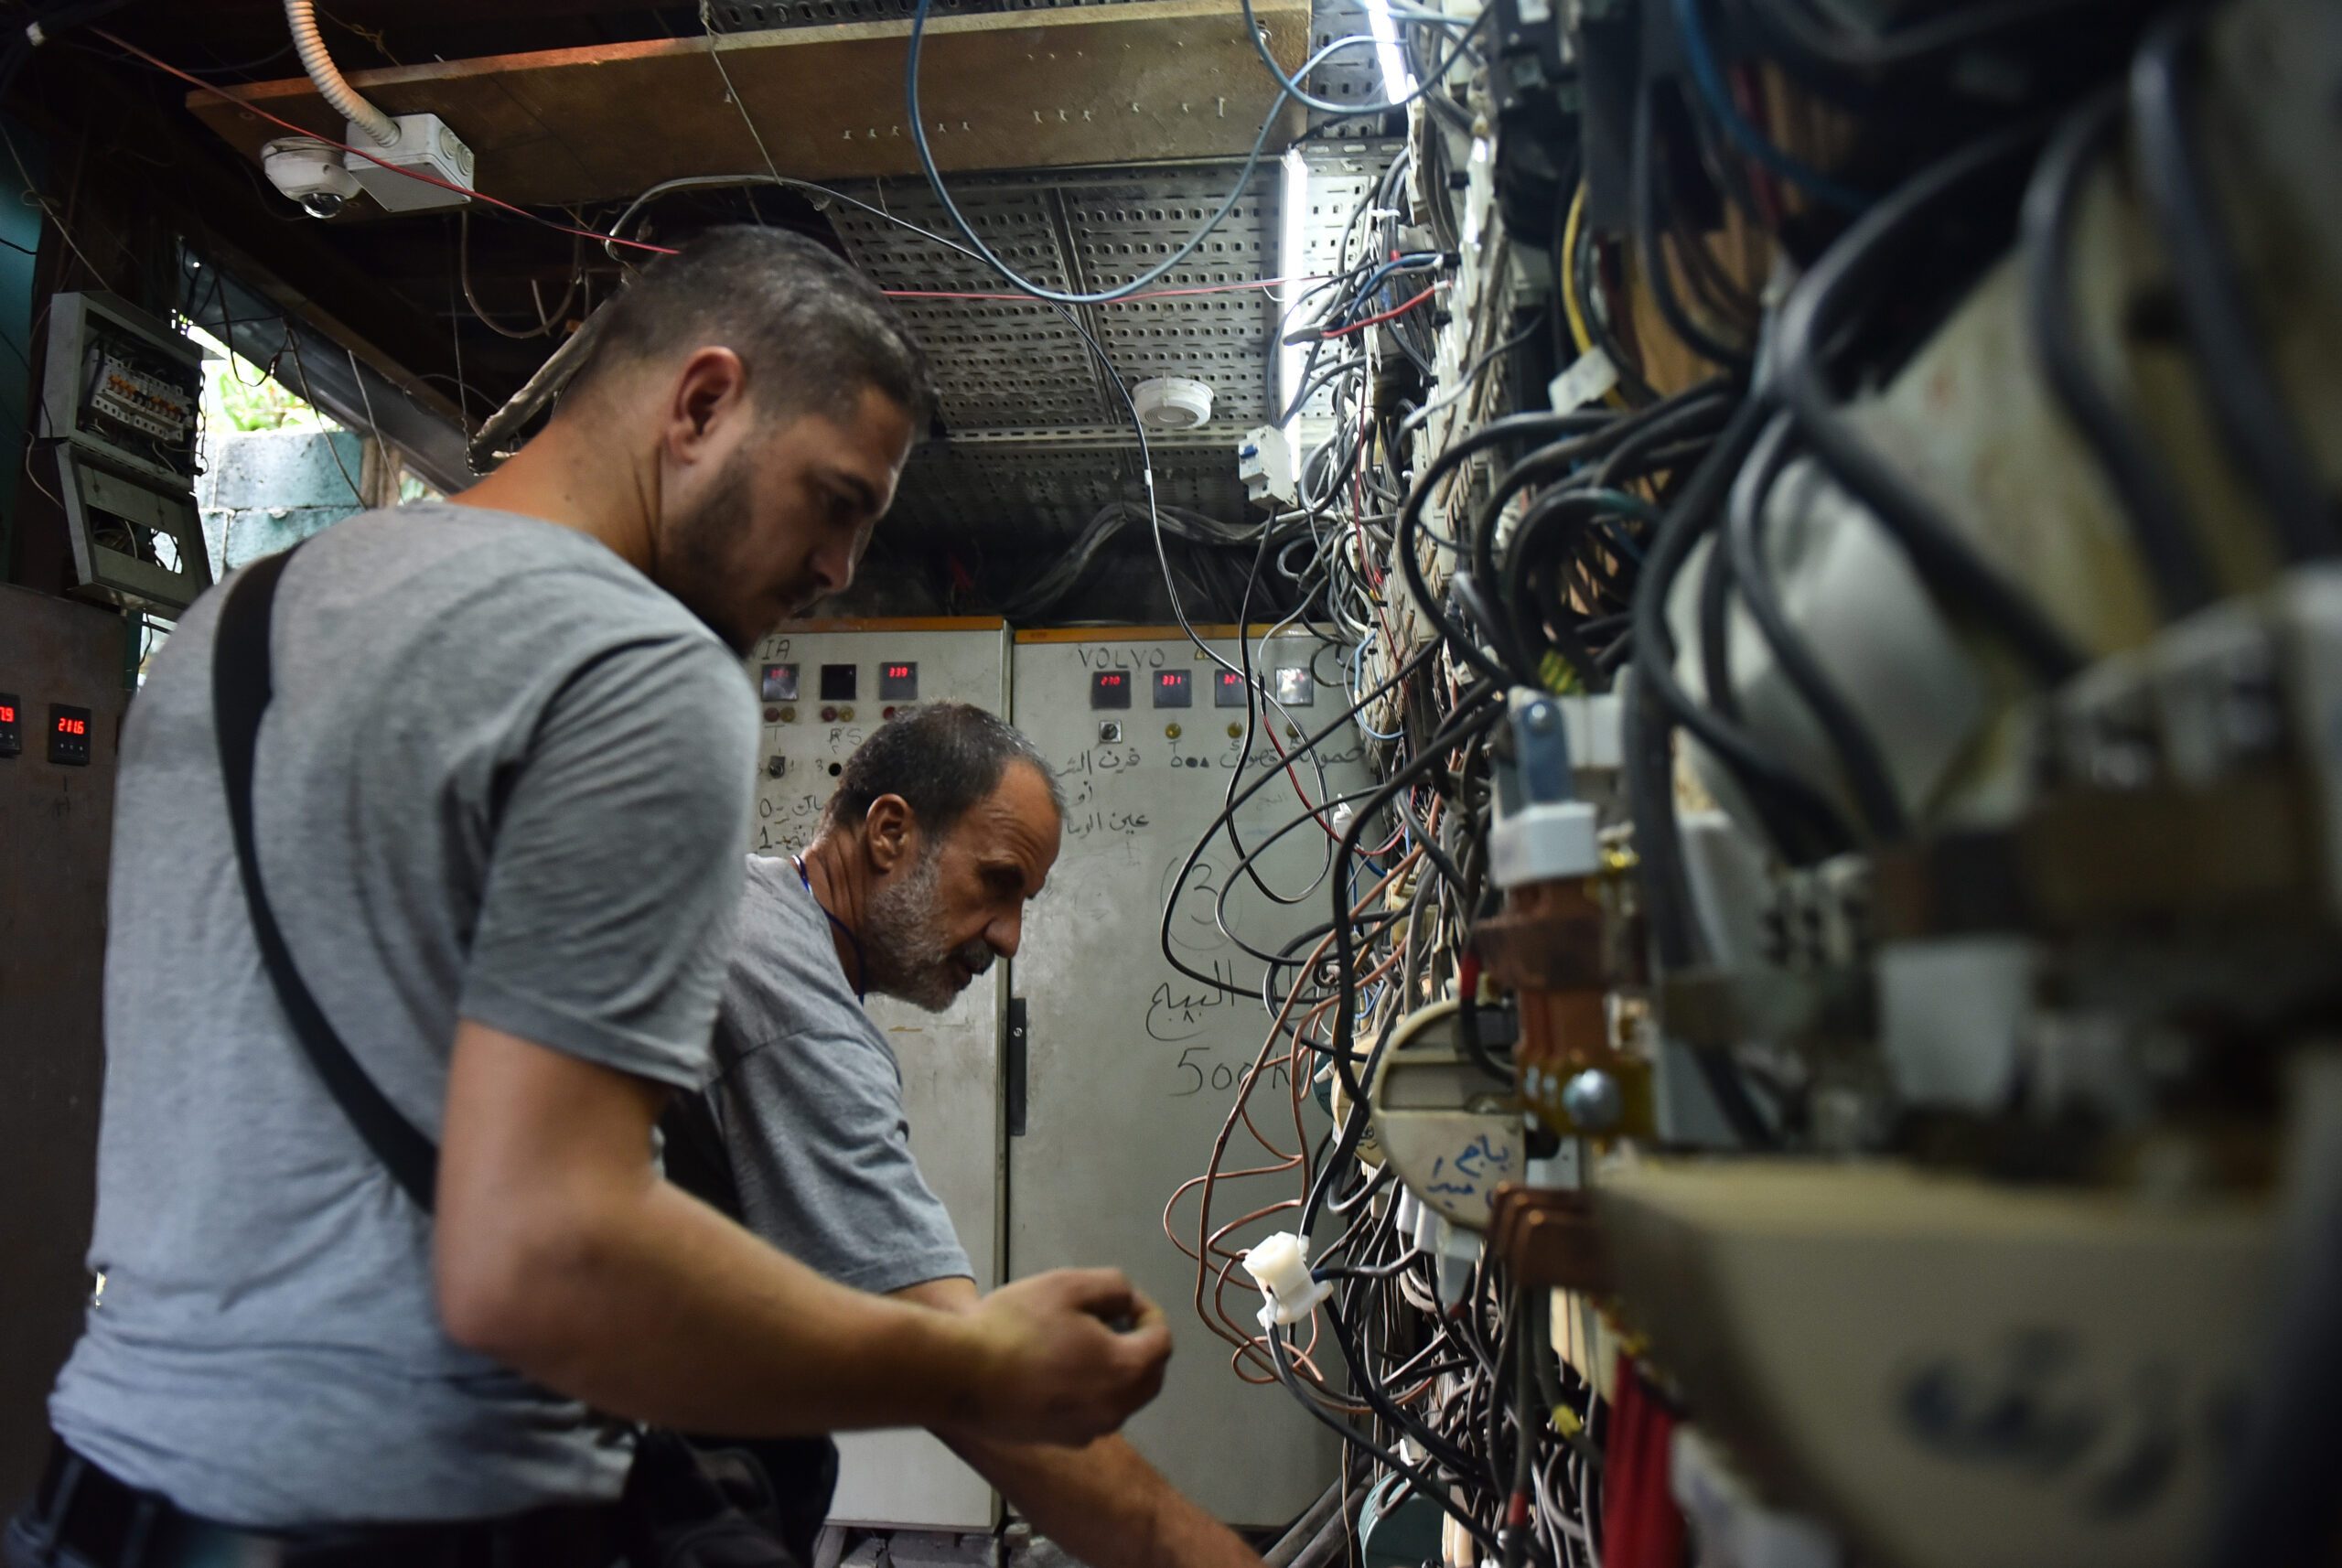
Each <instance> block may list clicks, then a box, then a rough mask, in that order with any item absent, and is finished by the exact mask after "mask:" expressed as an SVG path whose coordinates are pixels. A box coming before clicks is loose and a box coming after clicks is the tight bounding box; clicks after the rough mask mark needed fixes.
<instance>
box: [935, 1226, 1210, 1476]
mask: <svg viewBox="0 0 2342 1568" xmlns="http://www.w3.org/2000/svg"><path fill="white" fill-rule="evenodd" d="M967 1322H968V1325H969V1326H971V1327H972V1328H973V1329H974V1330H975V1331H976V1334H977V1339H978V1343H979V1345H980V1346H982V1351H981V1352H980V1354H981V1356H982V1362H981V1366H980V1369H979V1371H978V1375H977V1382H976V1388H977V1401H978V1402H977V1407H976V1408H975V1409H972V1410H971V1411H969V1412H968V1415H967V1421H966V1428H967V1429H968V1430H970V1431H972V1432H981V1433H982V1434H983V1435H984V1436H987V1437H991V1438H995V1439H1006V1440H1009V1441H1012V1442H1028V1443H1059V1444H1070V1445H1073V1446H1080V1444H1085V1443H1088V1442H1090V1440H1091V1439H1092V1438H1097V1437H1102V1436H1104V1435H1106V1434H1108V1433H1110V1432H1112V1431H1114V1430H1116V1429H1117V1428H1118V1427H1120V1426H1121V1425H1122V1424H1123V1422H1125V1421H1128V1420H1129V1419H1130V1418H1131V1416H1132V1415H1133V1413H1134V1412H1137V1411H1138V1410H1139V1409H1140V1407H1142V1406H1144V1404H1146V1403H1147V1402H1149V1401H1150V1400H1152V1399H1154V1398H1155V1395H1156V1394H1158V1393H1160V1392H1162V1391H1163V1370H1164V1368H1165V1366H1166V1364H1167V1363H1168V1362H1169V1361H1170V1359H1171V1330H1170V1328H1169V1326H1167V1325H1166V1323H1165V1321H1164V1317H1163V1311H1162V1309H1161V1308H1160V1307H1158V1306H1156V1305H1155V1304H1154V1303H1153V1302H1150V1301H1148V1300H1147V1299H1146V1298H1145V1297H1144V1296H1143V1295H1141V1294H1139V1293H1138V1292H1137V1291H1136V1290H1135V1289H1133V1287H1132V1285H1131V1283H1130V1281H1129V1280H1127V1279H1125V1278H1124V1277H1123V1274H1122V1273H1121V1271H1119V1270H1116V1269H1060V1270H1058V1271H1056V1272H1054V1273H1046V1274H1037V1275H1035V1276H1034V1277H1033V1278H1031V1279H1026V1280H1018V1281H1017V1282H1015V1283H1014V1284H1007V1285H1003V1286H1002V1287H1001V1288H1000V1289H998V1290H996V1291H994V1292H993V1293H992V1294H990V1295H988V1296H986V1297H984V1298H983V1301H981V1302H979V1303H977V1304H976V1305H975V1306H974V1307H973V1308H972V1310H971V1311H970V1312H969V1314H968V1317H967Z"/></svg>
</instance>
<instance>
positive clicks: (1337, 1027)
mask: <svg viewBox="0 0 2342 1568" xmlns="http://www.w3.org/2000/svg"><path fill="white" fill-rule="evenodd" d="M1501 691H1502V686H1501V683H1500V682H1482V683H1481V684H1478V685H1476V686H1474V687H1472V688H1471V689H1470V690H1468V691H1466V692H1465V693H1463V694H1462V695H1461V696H1459V697H1458V698H1457V699H1456V709H1455V714H1454V716H1453V717H1451V718H1450V720H1449V721H1448V724H1447V726H1446V727H1445V729H1443V730H1441V731H1440V732H1439V734H1437V735H1436V736H1433V737H1432V739H1431V740H1430V741H1429V742H1428V743H1427V744H1425V746H1423V750H1422V751H1421V752H1420V753H1419V754H1417V755H1416V757H1414V758H1413V760H1412V761H1410V762H1408V763H1407V764H1406V765H1405V766H1404V767H1402V768H1399V769H1398V770H1397V771H1396V772H1394V773H1392V774H1391V777H1390V778H1389V779H1385V780H1384V781H1383V785H1382V789H1381V790H1380V791H1379V798H1378V800H1377V802H1376V803H1375V804H1371V805H1369V806H1368V807H1367V808H1366V809H1364V810H1362V811H1359V813H1358V815H1357V816H1355V817H1353V818H1352V819H1351V820H1350V825H1349V826H1348V828H1346V829H1344V830H1343V832H1342V842H1341V843H1340V844H1339V845H1338V846H1337V847H1336V849H1335V851H1334V905H1335V908H1334V912H1333V916H1334V922H1335V924H1334V964H1335V972H1337V973H1338V974H1339V975H1340V976H1341V987H1342V992H1341V1002H1340V1004H1339V1005H1338V1006H1337V1007H1336V1008H1335V1009H1334V1074H1335V1076H1336V1077H1337V1078H1338V1079H1340V1080H1341V1085H1342V1092H1343V1093H1345V1094H1347V1095H1348V1096H1349V1097H1350V1101H1351V1102H1352V1103H1353V1104H1358V1105H1363V1104H1364V1102H1365V1098H1366V1097H1365V1092H1364V1088H1363V1086H1362V1085H1361V1084H1360V1083H1359V1079H1358V1075H1357V1072H1356V1070H1355V1069H1353V1067H1352V1066H1351V1063H1350V1059H1349V1057H1350V1044H1351V1041H1352V1040H1353V1039H1354V1038H1355V1037H1356V1032H1357V1020H1356V1018H1355V1016H1354V1012H1355V1008H1354V1002H1353V999H1354V997H1355V995H1356V988H1357V979H1358V977H1357V976H1356V974H1355V973H1353V972H1352V970H1353V966H1354V961H1355V957H1356V955H1355V952H1354V950H1353V949H1352V947H1351V943H1350V928H1349V920H1348V915H1349V906H1348V903H1347V902H1346V900H1347V898H1348V882H1349V879H1348V875H1347V873H1346V870H1345V868H1346V867H1347V866H1348V864H1349V862H1350V861H1351V860H1353V859H1355V858H1356V857H1357V854H1358V843H1359V834H1360V833H1361V832H1363V830H1364V829H1365V827H1366V825H1367V823H1368V822H1371V821H1372V820H1373V819H1374V816H1375V813H1376V812H1377V811H1379V810H1380V802H1381V801H1382V800H1388V799H1389V798H1391V797H1392V796H1395V795H1397V794H1398V793H1399V792H1400V790H1402V789H1405V788H1406V787H1407V786H1408V785H1410V784H1412V783H1413V782H1414V781H1415V780H1416V779H1420V778H1422V777H1423V775H1424V774H1425V773H1428V772H1429V771H1431V769H1432V768H1433V767H1434V765H1436V764H1437V763H1438V761H1439V759H1440V758H1441V757H1443V756H1444V755H1445V753H1446V752H1447V751H1448V749H1449V748H1450V747H1452V746H1455V745H1456V743H1457V742H1458V741H1460V740H1462V739H1463V738H1465V737H1466V736H1468V735H1471V734H1473V733H1475V732H1476V731H1477V730H1479V729H1483V728H1486V727H1487V726H1488V725H1491V724H1494V723H1495V722H1496V720H1497V719H1498V717H1499V715H1500V714H1502V713H1503V711H1504V710H1503V708H1502V707H1501V706H1500V705H1499V706H1490V705H1488V704H1489V703H1491V701H1492V700H1493V699H1495V698H1496V697H1498V695H1499V693H1500V692H1501Z"/></svg>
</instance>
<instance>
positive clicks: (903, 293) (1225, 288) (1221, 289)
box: [884, 276, 1321, 305]
mask: <svg viewBox="0 0 2342 1568" xmlns="http://www.w3.org/2000/svg"><path fill="white" fill-rule="evenodd" d="M1319 281H1321V280H1320V278H1319V277H1316V276H1312V277H1296V278H1255V279H1253V280H1252V282H1250V283H1222V284H1211V285H1207V286H1205V287H1201V288H1153V289H1143V290H1141V291H1140V292H1139V293H1137V294H1126V295H1123V296H1122V298H1121V299H1110V300H1107V301H1105V302H1104V303H1106V304H1108V305H1120V304H1122V303H1123V301H1124V300H1132V299H1181V298H1185V297H1186V296H1187V295H1198V294H1238V293H1241V292H1242V291H1244V290H1246V289H1254V288H1282V287H1283V286H1284V285H1286V284H1289V283H1316V282H1319ZM884 292H885V294H886V297H887V298H888V299H1000V300H1027V299H1038V298H1040V295H1037V294H959V293H955V292H953V291H952V290H950V289H937V288H890V289H886V290H885V291H884Z"/></svg>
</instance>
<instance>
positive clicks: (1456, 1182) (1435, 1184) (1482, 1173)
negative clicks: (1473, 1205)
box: [1423, 1133, 1513, 1197]
mask: <svg viewBox="0 0 2342 1568" xmlns="http://www.w3.org/2000/svg"><path fill="white" fill-rule="evenodd" d="M1512 1153H1513V1152H1512V1147H1511V1145H1509V1144H1496V1143H1492V1142H1490V1141H1489V1138H1488V1134H1487V1133H1478V1134H1477V1135H1476V1136H1474V1138H1473V1139H1472V1141H1471V1142H1470V1143H1468V1144H1465V1145H1464V1146H1463V1147H1462V1148H1461V1149H1458V1150H1457V1151H1456V1153H1454V1154H1452V1155H1440V1156H1439V1158H1437V1159H1436V1160H1434V1161H1433V1162H1432V1166H1431V1179H1430V1180H1428V1181H1426V1182H1425V1183H1424V1184H1423V1191H1424V1192H1425V1193H1426V1194H1430V1193H1437V1194H1439V1195H1440V1196H1441V1197H1479V1196H1480V1195H1481V1194H1482V1193H1485V1192H1490V1191H1493V1190H1495V1188H1496V1187H1497V1185H1498V1184H1499V1182H1501V1181H1503V1180H1504V1179H1505V1178H1506V1177H1507V1176H1510V1175H1511V1174H1512Z"/></svg>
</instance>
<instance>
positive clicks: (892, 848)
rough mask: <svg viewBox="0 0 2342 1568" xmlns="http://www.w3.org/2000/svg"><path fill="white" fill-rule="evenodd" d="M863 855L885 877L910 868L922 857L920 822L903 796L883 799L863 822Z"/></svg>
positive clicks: (889, 796) (871, 807) (875, 804)
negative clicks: (913, 859) (904, 868)
mask: <svg viewBox="0 0 2342 1568" xmlns="http://www.w3.org/2000/svg"><path fill="white" fill-rule="evenodd" d="M862 843H863V853H864V854H867V855H868V856H869V857H870V869H871V870H873V871H875V872H876V873H877V874H878V875H881V876H884V875H886V874H887V873H888V872H890V871H892V870H894V869H895V868H896V867H897V866H898V865H908V864H909V862H910V860H911V858H912V857H913V856H915V855H916V854H918V853H919V818H918V816H917V815H916V814H915V813H914V812H913V811H911V803H910V802H909V801H908V800H904V799H903V798H902V797H901V796H900V795H881V796H879V797H878V798H877V799H876V800H873V801H871V802H870V810H869V811H867V812H865V813H864V815H863V819H862Z"/></svg>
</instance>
